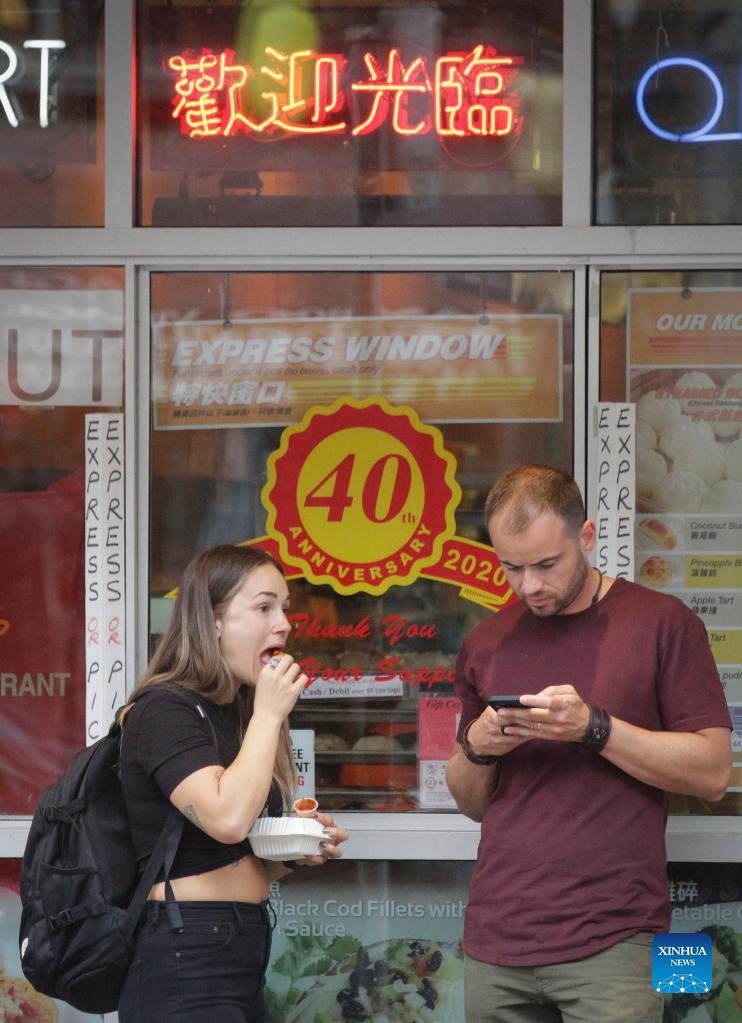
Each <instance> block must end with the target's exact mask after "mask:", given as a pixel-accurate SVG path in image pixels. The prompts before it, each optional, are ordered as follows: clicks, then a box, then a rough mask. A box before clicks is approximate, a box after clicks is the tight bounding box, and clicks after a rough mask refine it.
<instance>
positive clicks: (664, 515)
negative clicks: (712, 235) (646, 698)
mask: <svg viewBox="0 0 742 1023" xmlns="http://www.w3.org/2000/svg"><path fill="white" fill-rule="evenodd" d="M601 309H602V315H601V321H602V322H601V345H600V367H601V368H600V390H601V400H603V401H619V402H621V401H632V402H636V416H637V422H636V456H635V457H636V499H637V508H638V515H637V519H636V530H635V536H636V557H635V564H636V578H637V582H641V583H643V584H644V585H646V586H651V587H653V588H655V589H659V590H663V591H665V592H667V593H673V594H675V595H676V596H677V597H680V599H681V600H683V601H684V602H685V603H686V604H687V605H688V606H689V607H691V608H692V609H693V610H694V611H696V613H697V614H698V615H699V616H700V617H701V619H702V621H703V622H704V624H705V625H706V629H707V632H708V636H709V641H710V643H711V648H712V650H713V653H714V657H715V658H716V662H717V665H718V668H719V673H720V676H721V681H722V684H723V686H724V689H725V691H726V695H727V700H728V702H729V706H730V709H731V712H732V718H733V721H734V725H735V730H734V736H733V748H734V756H735V766H734V771H733V778H732V784H731V788H730V790H729V792H728V794H727V795H726V797H725V798H724V799H723V800H721V802H719V803H714V804H708V803H705V802H704V801H703V800H700V799H696V798H694V797H691V796H673V797H672V803H671V809H672V811H673V812H675V813H716V814H737V813H740V812H742V628H740V622H742V433H741V430H742V274H740V273H739V271H725V272H720V271H706V272H702V271H693V272H687V271H683V272H678V271H676V272H670V271H667V272H647V273H633V274H625V273H607V274H604V275H603V277H602V288H601Z"/></svg>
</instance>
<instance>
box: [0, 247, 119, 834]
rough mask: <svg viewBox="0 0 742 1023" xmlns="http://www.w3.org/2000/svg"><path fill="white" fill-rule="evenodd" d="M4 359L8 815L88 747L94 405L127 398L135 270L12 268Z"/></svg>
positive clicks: (0, 797) (0, 475)
mask: <svg viewBox="0 0 742 1023" xmlns="http://www.w3.org/2000/svg"><path fill="white" fill-rule="evenodd" d="M0 367H2V370H1V375H0V565H2V572H1V573H0V716H1V717H2V770H1V771H0V814H29V813H31V812H32V811H33V809H34V807H35V805H36V801H37V799H38V797H39V794H40V793H41V790H42V789H43V788H44V786H46V785H48V784H49V783H50V782H51V781H53V780H54V779H55V778H56V777H57V776H58V775H59V774H60V773H61V772H62V770H63V768H64V767H65V766H66V764H67V762H68V761H69V760H70V758H71V757H72V754H73V753H75V752H76V751H77V750H78V749H80V747H82V746H84V745H85V737H86V736H85V690H86V667H85V539H84V528H85V515H84V510H83V498H84V489H85V480H84V473H83V466H84V464H85V415H86V413H90V412H94V411H119V410H121V408H122V405H123V272H122V271H121V270H119V269H112V268H108V267H96V268H81V267H75V268H63V267H56V268H54V269H36V268H18V269H10V268H7V267H6V268H3V269H0ZM30 750H32V751H33V754H32V755H30V754H29V751H30Z"/></svg>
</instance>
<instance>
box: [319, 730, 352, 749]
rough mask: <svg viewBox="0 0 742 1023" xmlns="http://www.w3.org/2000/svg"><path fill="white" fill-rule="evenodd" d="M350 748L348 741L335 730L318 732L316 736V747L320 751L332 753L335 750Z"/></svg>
mask: <svg viewBox="0 0 742 1023" xmlns="http://www.w3.org/2000/svg"><path fill="white" fill-rule="evenodd" d="M347 748H348V743H347V742H346V741H345V739H344V738H343V737H342V735H336V734H335V733H334V732H317V734H316V735H315V737H314V749H315V752H318V753H323V752H324V753H331V752H333V751H342V750H346V749H347Z"/></svg>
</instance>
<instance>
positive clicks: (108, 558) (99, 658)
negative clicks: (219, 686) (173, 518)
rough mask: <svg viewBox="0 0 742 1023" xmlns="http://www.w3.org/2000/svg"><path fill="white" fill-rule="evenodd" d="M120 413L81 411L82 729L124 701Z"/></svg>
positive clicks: (97, 729)
mask: <svg viewBox="0 0 742 1023" xmlns="http://www.w3.org/2000/svg"><path fill="white" fill-rule="evenodd" d="M123 438H124V417H123V416H122V415H88V416H86V417H85V658H86V672H85V677H86V685H85V734H86V738H87V742H88V744H90V743H93V742H95V741H96V740H97V739H100V737H101V736H102V735H103V734H104V732H105V731H106V729H107V728H108V725H109V723H110V720H111V718H112V716H113V711H114V710H115V709H116V707H117V706H119V705H120V704H121V703H123V701H124V696H125V683H126V648H125V642H124V633H125V625H126V608H125V591H124V457H123V453H124V439H123Z"/></svg>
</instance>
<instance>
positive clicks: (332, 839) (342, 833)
mask: <svg viewBox="0 0 742 1023" xmlns="http://www.w3.org/2000/svg"><path fill="white" fill-rule="evenodd" d="M311 816H312V817H314V818H315V819H316V820H318V821H319V822H320V824H321V825H322V826H323V827H324V829H325V831H326V833H327V838H325V839H323V841H322V843H321V845H320V852H319V855H317V856H304V857H303V859H300V860H297V861H296V862H297V863H298V864H300V865H301V866H302V867H321V866H322V864H323V863H327V861H328V860H338V859H340V857H341V856H342V855H343V850H342V849H339V848H338V846H339V845H340V843H341V842H345V840H346V839H347V837H348V832H347V831H346V830H345V828H341V827H338V826H337V825H336V824H335V821H334V820H333V818H332V817H331V816H330V815H329V814H328V813H319V812H317V813H313V814H312V815H311Z"/></svg>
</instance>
